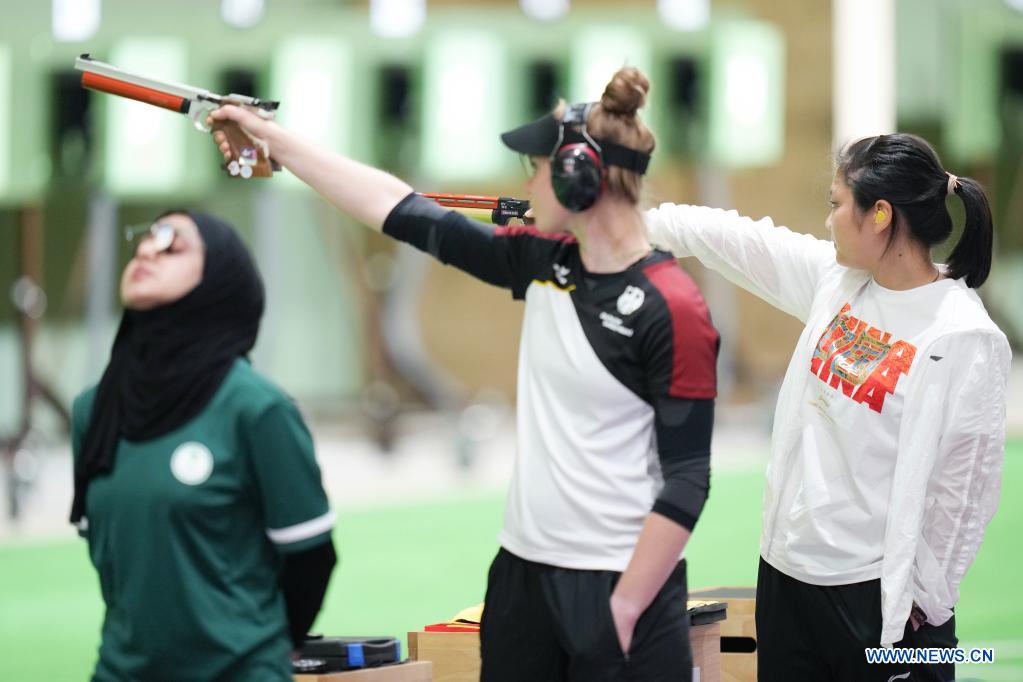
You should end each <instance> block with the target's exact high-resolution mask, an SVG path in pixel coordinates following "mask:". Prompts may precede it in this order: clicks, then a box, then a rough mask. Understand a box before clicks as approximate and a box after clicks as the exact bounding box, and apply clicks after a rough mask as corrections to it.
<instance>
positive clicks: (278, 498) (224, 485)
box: [72, 359, 334, 682]
mask: <svg viewBox="0 0 1023 682" xmlns="http://www.w3.org/2000/svg"><path fill="white" fill-rule="evenodd" d="M95 393H96V391H95V389H94V388H93V389H90V390H88V391H86V392H85V393H83V394H82V395H80V396H79V397H78V398H77V399H76V400H75V403H74V408H73V417H74V420H73V432H72V447H73V451H74V454H75V458H76V461H77V458H78V457H79V455H80V452H81V446H82V440H83V438H84V435H85V432H86V430H87V427H88V422H89V418H90V415H91V414H92V404H93V400H94V398H95ZM333 525H334V516H333V513H332V512H331V511H330V509H329V507H328V505H327V497H326V495H325V493H324V491H323V486H322V484H321V481H320V469H319V467H318V466H317V464H316V459H315V457H314V455H313V443H312V438H311V437H310V435H309V431H308V430H307V429H306V426H305V424H304V423H303V421H302V417H301V416H300V415H299V413H298V410H297V409H296V408H295V405H294V404H293V403H292V402H291V400H290V399H289V398H288V397H287V396H286V395H284V394H283V393H282V392H281V391H280V389H278V388H277V387H276V386H274V385H273V384H271V383H270V382H269V381H267V380H266V379H264V378H263V377H261V376H260V375H258V374H257V373H256V372H255V371H253V369H252V367H251V366H250V365H249V363H248V362H247V361H245V360H241V359H239V360H238V361H236V362H235V364H234V366H233V367H232V369H231V371H230V372H229V373H228V375H227V378H226V379H225V380H224V383H223V385H222V386H221V387H220V388H219V389H218V391H217V393H216V394H215V395H214V397H213V399H212V400H211V401H210V403H209V405H208V406H207V407H206V409H205V410H203V412H202V413H200V414H199V415H198V416H196V417H195V418H194V419H192V420H191V421H189V422H188V423H186V424H184V425H183V426H181V427H179V428H178V429H176V430H174V431H172V432H171V433H168V434H166V435H163V436H160V437H158V438H154V439H152V440H149V441H145V442H130V441H127V440H121V441H120V442H119V443H118V446H117V457H116V463H115V465H114V470H113V472H112V473H110V474H109V475H107V476H102V477H99V478H96V479H94V480H93V481H92V482H91V484H90V485H89V491H88V495H87V497H86V522H85V523H83V528H81V529H80V532H81V534H82V535H83V536H84V537H85V538H86V539H87V540H88V543H89V555H90V557H91V559H92V563H93V565H94V566H95V567H96V571H97V572H98V573H99V582H100V589H101V591H102V593H103V600H104V602H106V607H107V608H106V616H105V618H104V621H103V638H102V643H101V644H100V650H99V662H98V663H97V666H96V673H95V678H94V679H97V680H146V681H147V682H148V681H150V680H154V681H156V680H168V681H169V680H174V681H175V682H185V681H189V680H214V679H216V680H282V681H283V680H288V681H290V680H291V674H290V664H289V661H288V653H289V651H290V648H291V644H290V641H289V638H288V630H287V618H286V615H285V610H284V599H283V596H282V594H281V591H280V589H279V587H278V578H279V569H280V562H281V561H280V560H281V555H282V554H286V553H289V552H296V551H300V550H304V549H308V548H309V547H313V546H315V545H317V544H319V543H322V542H325V541H326V540H327V539H328V538H329V536H330V532H331V530H332V528H333Z"/></svg>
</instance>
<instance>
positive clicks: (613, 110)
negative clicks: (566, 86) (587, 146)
mask: <svg viewBox="0 0 1023 682" xmlns="http://www.w3.org/2000/svg"><path fill="white" fill-rule="evenodd" d="M649 92H650V81H649V80H648V79H647V77H646V76H645V75H644V74H643V72H642V71H640V70H639V69H637V68H635V67H632V66H626V67H623V68H621V69H619V70H618V71H617V72H616V73H615V75H614V76H613V77H612V78H611V82H610V83H608V84H607V87H606V88H604V94H603V95H601V97H600V101H599V102H598V103H597V104H596V106H594V107H593V108H592V109H590V115H589V118H588V119H587V120H586V130H587V132H588V133H589V134H590V136H591V137H594V138H597V139H598V140H608V141H610V142H616V143H618V144H620V145H622V146H623V147H628V148H629V149H635V150H636V151H640V152H645V153H647V154H649V153H651V152H653V150H654V146H655V145H656V140H655V139H654V134H653V133H652V132H650V129H649V128H647V127H646V125H644V123H643V121H642V120H641V119H640V117H639V115H638V114H637V113H636V111H637V110H638V109H640V108H642V107H643V105H644V104H645V103H646V97H647V94H648V93H649ZM567 108H568V104H567V103H566V102H565V101H563V100H562V101H561V102H560V103H558V106H557V108H556V109H555V110H554V116H555V117H556V118H557V119H558V120H561V118H562V117H563V116H564V115H565V111H566V110H567ZM606 177H607V191H608V193H609V194H610V195H612V196H619V197H622V198H624V199H627V200H628V201H629V202H630V203H632V204H638V203H639V196H640V192H641V191H642V189H643V176H642V175H640V174H638V173H636V172H634V171H630V170H626V169H625V168H620V167H618V166H607V168H606Z"/></svg>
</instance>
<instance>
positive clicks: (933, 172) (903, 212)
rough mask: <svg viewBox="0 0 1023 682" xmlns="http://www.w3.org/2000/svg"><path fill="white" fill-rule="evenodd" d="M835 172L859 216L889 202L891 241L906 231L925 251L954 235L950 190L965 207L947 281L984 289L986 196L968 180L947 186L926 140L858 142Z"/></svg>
mask: <svg viewBox="0 0 1023 682" xmlns="http://www.w3.org/2000/svg"><path fill="white" fill-rule="evenodd" d="M836 167H837V171H838V173H839V174H840V175H841V176H842V179H843V180H844V181H845V183H846V184H847V185H848V186H849V188H850V189H851V190H852V194H853V198H854V200H855V201H856V205H857V206H858V207H859V209H860V210H861V211H866V210H868V209H869V208H870V207H871V206H873V205H874V203H875V202H877V201H878V200H880V199H884V200H886V201H888V202H889V203H891V205H892V207H893V209H894V211H895V215H893V216H892V231H891V234H892V238H894V235H895V233H896V230H898V229H902V228H903V226H904V227H905V229H908V230H909V232H910V236H911V237H912V238H913V239H914V240H916V241H918V242H920V243H922V244H924V245H925V246H926V247H927V248H933V247H934V246H937V245H938V244H941V243H942V242H944V241H945V240H946V239H948V238H949V236H950V235H951V234H952V217H951V216H950V215H949V213H948V208H947V207H946V206H945V197H946V196H947V195H948V191H949V188H950V187H951V189H952V191H953V192H955V193H956V194H958V196H959V197H960V198H961V199H962V201H963V204H964V205H965V207H966V226H965V228H964V229H963V235H962V237H961V238H960V239H959V243H958V244H957V245H956V247H955V250H954V251H953V252H952V255H951V256H950V258H949V262H948V276H949V277H952V278H953V279H960V278H965V279H966V284H967V286H970V287H973V288H976V287H979V286H980V285H981V284H983V283H984V281H985V280H986V279H987V276H988V274H989V273H990V271H991V249H992V239H993V237H992V235H993V233H994V228H993V226H992V224H991V209H990V207H989V206H988V201H987V196H985V194H984V189H983V188H982V187H981V186H980V185H979V184H978V183H977V182H975V181H973V180H971V179H969V178H958V179H956V181H955V182H951V180H952V176H950V175H949V174H948V173H947V172H946V171H945V169H944V168H943V167H942V165H941V160H940V159H939V158H938V155H937V153H936V152H935V151H934V149H933V148H932V147H931V145H930V144H928V143H927V141H926V140H924V139H923V138H921V137H917V136H916V135H908V134H904V133H897V134H894V135H878V136H876V137H868V138H864V139H862V140H857V141H856V142H853V143H851V144H850V145H848V146H847V147H846V148H845V149H843V150H842V152H841V153H840V154H839V156H838V159H837V160H836Z"/></svg>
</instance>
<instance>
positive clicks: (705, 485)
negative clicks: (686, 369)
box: [653, 397, 714, 531]
mask: <svg viewBox="0 0 1023 682" xmlns="http://www.w3.org/2000/svg"><path fill="white" fill-rule="evenodd" d="M655 413H656V417H655V429H656V432H657V450H658V454H659V455H660V460H661V475H662V476H663V477H664V488H663V489H662V490H661V494H660V495H658V496H657V500H656V501H655V502H654V508H653V511H655V512H657V513H658V514H661V515H662V516H666V517H668V518H669V519H671V520H672V521H674V522H675V523H677V524H679V525H680V526H683V527H685V528H687V529H688V530H690V531H691V530H692V529H693V527H694V526H695V525H696V520H697V519H698V518H699V517H700V512H701V511H702V510H703V505H704V503H706V501H707V495H708V494H709V492H710V438H711V432H712V430H713V427H714V401H713V400H690V399H686V398H671V397H664V398H660V399H659V400H658V401H657V404H656V405H655Z"/></svg>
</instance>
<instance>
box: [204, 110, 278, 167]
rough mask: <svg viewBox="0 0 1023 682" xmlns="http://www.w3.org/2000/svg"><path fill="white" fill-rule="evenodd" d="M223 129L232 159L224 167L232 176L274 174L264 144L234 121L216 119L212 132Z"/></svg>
mask: <svg viewBox="0 0 1023 682" xmlns="http://www.w3.org/2000/svg"><path fill="white" fill-rule="evenodd" d="M218 130H220V131H223V133H224V136H225V137H226V138H227V144H228V145H230V147H231V160H230V161H228V162H227V163H225V164H224V169H225V170H226V171H227V172H228V174H229V175H231V176H232V177H237V178H245V179H247V178H269V177H271V176H272V175H273V171H274V169H273V166H272V164H271V162H270V159H268V158H267V157H266V153H265V152H264V151H263V150H264V146H263V145H262V144H260V143H259V142H257V141H256V140H254V139H253V138H252V137H251V136H249V134H248V133H246V132H245V131H244V130H242V128H241V126H239V125H238V124H237V123H235V122H234V121H216V122H214V123H213V126H212V132H217V131H218Z"/></svg>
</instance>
